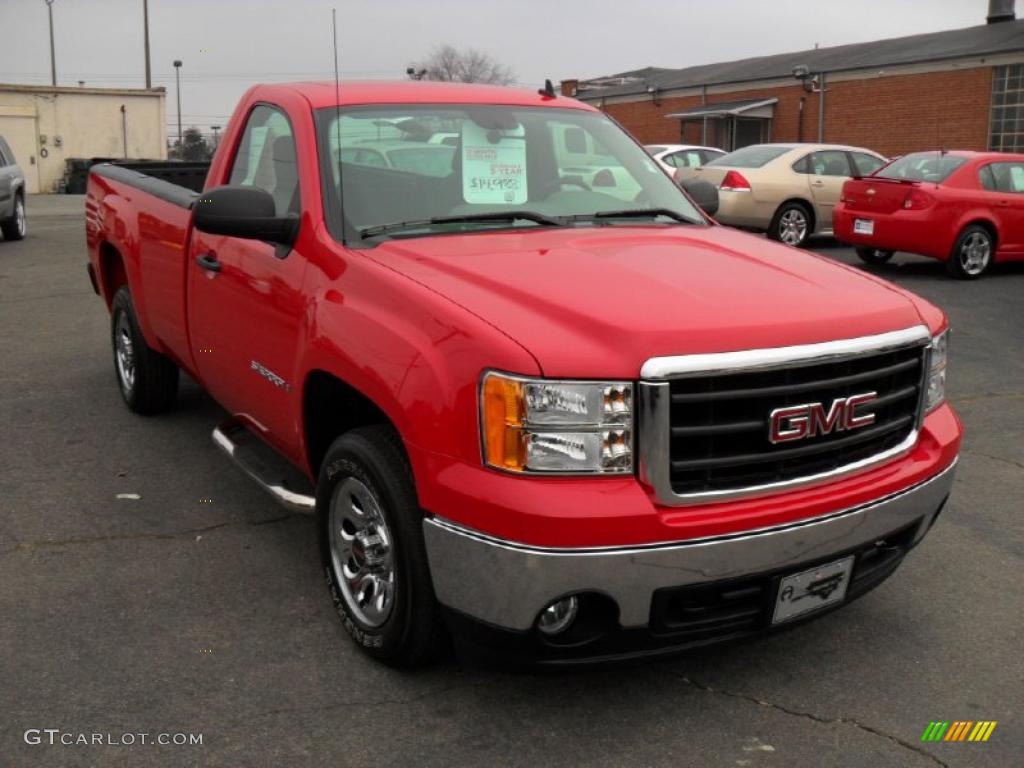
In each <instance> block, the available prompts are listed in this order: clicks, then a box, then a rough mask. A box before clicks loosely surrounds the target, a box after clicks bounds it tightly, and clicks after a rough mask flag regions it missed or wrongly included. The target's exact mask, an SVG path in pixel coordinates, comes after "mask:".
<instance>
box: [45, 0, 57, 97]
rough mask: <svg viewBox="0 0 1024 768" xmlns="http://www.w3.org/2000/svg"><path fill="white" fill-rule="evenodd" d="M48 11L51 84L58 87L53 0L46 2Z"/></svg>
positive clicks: (46, 0)
mask: <svg viewBox="0 0 1024 768" xmlns="http://www.w3.org/2000/svg"><path fill="white" fill-rule="evenodd" d="M45 2H46V10H47V12H48V13H49V14H50V84H51V85H52V86H53V87H54V88H56V87H57V54H56V52H55V51H54V47H53V0H45Z"/></svg>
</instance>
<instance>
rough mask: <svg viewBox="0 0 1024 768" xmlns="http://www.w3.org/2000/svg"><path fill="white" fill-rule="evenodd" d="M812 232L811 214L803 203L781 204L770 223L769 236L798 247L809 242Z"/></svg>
mask: <svg viewBox="0 0 1024 768" xmlns="http://www.w3.org/2000/svg"><path fill="white" fill-rule="evenodd" d="M810 234H811V214H810V211H808V210H807V207H806V206H804V205H803V204H801V203H786V204H785V205H782V206H780V207H779V210H777V211H776V212H775V215H774V216H773V217H772V222H771V224H769V225H768V237H770V238H771V239H772V240H778V241H780V242H783V243H785V244H786V245H792V246H794V247H797V248H800V247H802V246H803V245H805V244H806V243H807V238H808V237H809V236H810Z"/></svg>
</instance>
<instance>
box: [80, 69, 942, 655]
mask: <svg viewBox="0 0 1024 768" xmlns="http://www.w3.org/2000/svg"><path fill="white" fill-rule="evenodd" d="M438 137H440V138H442V139H443V141H439V140H437V139H438ZM432 139H433V140H432ZM86 229H87V242H88V250H89V264H88V271H89V276H90V278H91V280H92V282H93V285H94V287H95V289H96V291H97V293H98V294H99V295H100V296H102V298H103V300H104V301H105V303H106V305H107V307H108V309H109V311H110V316H111V339H112V347H113V360H114V368H115V372H116V377H117V382H118V386H119V388H120V392H121V395H122V396H123V398H124V401H125V403H126V404H127V405H128V407H129V408H130V409H131V410H133V411H135V412H137V413H140V414H154V413H158V412H160V411H164V410H166V409H168V408H171V407H172V406H173V404H174V401H175V396H176V391H177V386H178V378H179V372H180V371H185V372H186V373H188V375H189V376H191V377H193V378H194V379H195V380H196V381H197V382H199V383H200V384H201V385H202V386H203V387H204V388H205V389H206V390H207V391H208V392H209V393H210V394H211V395H212V397H213V398H215V399H216V400H217V401H218V402H219V403H220V404H221V405H223V407H224V408H225V409H226V411H227V412H228V414H229V417H230V418H229V419H228V420H227V421H226V422H225V423H223V424H221V425H220V426H218V427H217V428H216V429H214V431H213V439H214V441H215V442H216V444H217V445H218V446H220V448H222V449H223V450H224V452H225V453H226V454H227V455H228V456H229V457H230V458H231V459H232V460H234V461H235V462H236V463H237V464H238V465H240V466H241V468H242V469H244V470H245V471H246V472H247V473H248V474H249V475H251V476H252V478H253V479H254V480H256V481H257V482H259V483H260V484H261V485H262V486H264V487H265V488H266V490H268V491H269V492H270V493H271V494H272V495H273V496H274V497H276V499H277V500H278V501H279V502H280V503H282V504H284V505H285V506H287V507H288V508H290V509H294V510H301V511H308V512H311V513H314V514H315V515H316V521H317V522H316V524H317V526H318V529H319V535H320V542H321V544H320V549H321V556H322V564H321V565H322V568H323V573H324V576H325V579H326V582H327V585H328V587H329V590H330V593H331V595H332V597H333V600H334V603H335V604H336V607H337V611H338V614H339V615H340V618H341V621H342V622H343V624H344V627H345V628H346V629H347V631H348V633H349V634H350V635H351V636H352V638H354V640H355V641H356V642H357V643H358V644H359V645H360V646H361V647H362V648H363V649H365V651H366V652H367V653H368V654H370V655H371V656H373V657H375V658H377V659H379V660H382V661H385V662H387V663H391V664H396V665H412V664H417V663H423V662H425V661H427V660H428V659H430V658H431V657H432V656H433V655H434V654H435V652H436V651H437V650H438V648H440V647H441V646H442V645H443V643H444V641H445V639H446V638H448V637H454V638H455V639H456V640H458V644H459V646H460V647H461V648H466V649H475V650H483V651H489V652H492V653H497V654H499V655H501V656H503V657H510V658H513V659H523V660H529V661H531V662H534V663H552V664H559V663H578V662H581V661H591V662H592V661H599V660H604V659H611V658H616V657H629V656H634V655H638V654H651V655H653V654H662V653H668V652H672V651H678V650H681V649H687V648H692V647H695V646H700V645H705V644H709V643H713V642H719V641H725V640H731V639H735V638H742V637H748V636H752V635H755V634H758V633H762V632H767V631H771V630H773V629H777V628H782V627H789V626H792V625H793V624H795V623H798V622H801V621H803V620H805V619H808V618H811V617H817V616H819V615H821V614H823V613H825V612H827V611H829V610H831V609H834V608H836V607H838V606H840V605H843V604H845V603H847V602H849V601H850V600H852V599H854V598H856V597H859V596H860V595H862V594H864V593H865V592H866V591H868V590H870V589H871V588H873V587H875V586H877V585H878V584H879V583H880V582H882V581H883V580H884V579H885V578H886V577H888V576H889V575H890V574H891V573H892V572H893V571H894V570H895V569H896V568H897V566H898V565H899V564H900V562H901V561H902V559H903V557H904V555H905V554H906V553H907V552H908V551H909V550H910V549H911V548H912V547H914V546H915V545H916V544H918V543H919V542H920V541H921V539H922V538H923V537H924V535H925V534H926V533H927V531H928V530H929V528H930V527H931V526H932V524H933V523H934V522H935V520H936V517H937V516H938V515H939V513H940V511H941V509H942V508H943V505H944V504H945V503H946V500H947V498H948V496H949V493H950V489H951V486H952V484H953V474H954V468H955V465H956V462H957V456H958V452H959V447H960V440H961V427H960V423H959V421H958V419H957V416H956V415H955V414H954V412H953V410H952V409H951V408H950V406H949V405H948V404H947V402H946V399H945V376H946V345H947V338H948V328H947V321H946V318H945V316H944V315H943V313H942V312H941V311H940V310H938V309H937V308H936V307H934V306H933V305H931V304H929V303H928V302H926V301H924V300H922V299H920V298H918V297H917V296H914V295H913V294H911V293H908V292H907V291H904V290H901V289H900V288H897V287H896V286H894V285H891V284H889V283H887V282H885V281H883V280H880V279H877V278H875V277H873V276H871V275H868V274H864V273H862V272H860V271H858V270H856V269H854V268H850V267H846V266H843V265H839V264H836V263H834V262H831V261H830V260H828V259H825V258H822V257H819V256H816V255H813V254H810V253H806V252H804V251H800V250H797V249H794V248H790V247H787V246H783V245H779V244H776V243H772V242H768V241H766V240H764V239H762V238H759V237H755V236H752V235H749V234H745V233H741V232H738V231H734V230H732V229H729V228H726V227H723V226H719V225H717V224H716V223H715V222H714V221H713V220H712V219H711V218H709V217H708V216H707V215H706V214H705V213H704V212H702V211H701V210H700V209H699V208H698V207H697V206H696V205H695V204H694V203H693V202H692V200H691V198H689V197H688V196H687V195H686V194H685V193H684V192H683V191H682V190H681V189H680V188H679V187H677V186H676V185H675V184H673V182H672V180H671V179H670V178H669V177H668V176H667V175H666V174H665V172H664V171H663V170H662V169H661V168H659V167H658V165H657V164H656V162H655V161H654V160H653V159H652V158H651V157H650V156H649V155H648V154H647V153H646V152H644V150H643V148H642V147H641V146H640V145H638V144H637V143H636V142H634V141H633V140H632V139H631V138H630V137H629V136H627V135H626V134H625V133H624V132H623V131H622V130H621V129H620V128H619V127H617V126H616V125H615V123H614V122H613V121H611V120H609V119H608V118H607V117H605V116H604V115H603V114H602V113H601V112H600V111H598V110H596V109H594V108H592V107H590V106H587V105H585V104H582V103H580V102H577V101H575V100H572V99H568V98H563V97H560V96H556V95H555V94H554V92H553V91H552V90H551V89H550V88H546V89H542V90H540V91H537V92H533V91H522V90H514V89H506V88H497V87H491V86H470V85H452V84H440V83H426V82H406V83H381V82H373V83H358V82H353V83H348V82H346V83H342V84H341V85H340V87H336V86H335V84H334V83H305V84H291V85H259V86H255V87H253V88H252V89H251V90H249V91H248V92H247V93H246V95H245V96H244V97H243V99H242V101H241V103H240V104H239V105H238V108H237V110H236V112H235V114H234V117H232V119H231V121H230V124H229V126H228V128H227V130H226V132H225V134H224V137H223V140H222V141H221V143H220V146H219V148H218V150H217V152H216V155H215V157H214V158H213V161H212V163H211V165H210V169H209V172H208V175H207V178H206V183H205V186H204V188H203V189H201V190H198V189H197V190H192V189H187V188H185V187H182V186H178V185H175V184H173V183H170V182H168V181H166V180H161V179H157V178H154V177H151V176H147V175H145V174H143V173H140V172H138V171H135V170H130V169H125V168H119V167H117V166H114V165H100V166H96V167H94V168H93V170H92V173H91V176H90V178H89V183H88V195H87V201H86ZM890 599H891V598H890Z"/></svg>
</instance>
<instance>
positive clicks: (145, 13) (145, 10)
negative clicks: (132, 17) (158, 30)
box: [142, 0, 153, 91]
mask: <svg viewBox="0 0 1024 768" xmlns="http://www.w3.org/2000/svg"><path fill="white" fill-rule="evenodd" d="M142 26H143V39H144V40H145V41H146V90H147V91H148V90H149V89H150V88H152V87H153V76H152V73H151V72H150V71H149V0H142Z"/></svg>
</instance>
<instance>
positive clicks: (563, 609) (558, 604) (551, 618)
mask: <svg viewBox="0 0 1024 768" xmlns="http://www.w3.org/2000/svg"><path fill="white" fill-rule="evenodd" d="M579 605H580V603H579V600H577V599H576V596H575V595H573V596H572V597H563V598H562V599H560V600H555V601H554V602H553V603H551V604H550V605H548V607H547V608H545V609H544V610H543V611H541V612H540V618H538V619H537V629H539V630H540V631H541V632H543V633H544V634H545V635H557V634H559V633H560V632H564V631H565V630H567V629H568V628H569V625H571V624H572V623H573V621H574V620H575V619H576V613H577V611H578V610H579Z"/></svg>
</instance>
